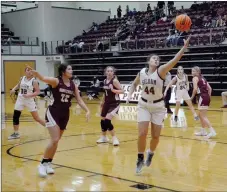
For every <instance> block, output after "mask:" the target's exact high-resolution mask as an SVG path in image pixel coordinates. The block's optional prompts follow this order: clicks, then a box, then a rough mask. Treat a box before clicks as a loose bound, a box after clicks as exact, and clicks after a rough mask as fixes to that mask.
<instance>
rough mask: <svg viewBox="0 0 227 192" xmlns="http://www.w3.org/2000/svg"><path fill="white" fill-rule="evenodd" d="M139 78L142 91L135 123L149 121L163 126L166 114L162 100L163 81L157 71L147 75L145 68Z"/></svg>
mask: <svg viewBox="0 0 227 192" xmlns="http://www.w3.org/2000/svg"><path fill="white" fill-rule="evenodd" d="M139 76H140V84H141V85H142V91H141V98H140V100H139V102H138V115H137V121H138V122H143V121H151V122H152V123H154V124H157V125H163V121H164V118H165V114H166V108H165V104H164V101H163V99H162V98H163V83H164V81H163V80H162V79H161V77H160V76H159V74H158V70H156V71H155V72H154V73H152V74H148V71H147V68H143V69H142V70H141V71H140V73H139ZM144 100H146V101H147V102H146V101H144ZM157 100H160V101H157Z"/></svg>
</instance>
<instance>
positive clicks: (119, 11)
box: [117, 5, 122, 18]
mask: <svg viewBox="0 0 227 192" xmlns="http://www.w3.org/2000/svg"><path fill="white" fill-rule="evenodd" d="M121 12H122V10H121V6H120V5H119V7H118V8H117V17H118V18H121Z"/></svg>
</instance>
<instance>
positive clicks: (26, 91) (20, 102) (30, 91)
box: [8, 67, 45, 139]
mask: <svg viewBox="0 0 227 192" xmlns="http://www.w3.org/2000/svg"><path fill="white" fill-rule="evenodd" d="M18 88H19V89H20V90H19V94H18V97H17V101H16V104H15V107H14V113H13V128H14V133H13V134H12V135H10V136H9V137H8V139H18V138H20V134H19V131H18V130H19V120H20V115H21V111H22V110H23V109H24V108H25V107H26V108H27V109H28V111H29V112H31V114H32V117H33V118H34V120H35V121H37V122H38V123H40V124H41V125H43V126H45V121H44V120H42V119H40V117H39V115H38V112H37V106H36V103H35V100H34V98H35V97H36V96H37V95H39V93H40V89H39V85H38V82H37V81H36V80H35V78H34V77H33V76H32V73H31V70H30V69H29V68H27V67H26V68H25V76H23V77H22V78H21V79H20V81H19V82H18V84H17V85H16V86H15V87H14V88H13V89H12V90H11V91H10V94H12V93H14V92H15V90H17V89H18Z"/></svg>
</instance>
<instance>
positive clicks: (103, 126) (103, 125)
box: [100, 120, 107, 132]
mask: <svg viewBox="0 0 227 192" xmlns="http://www.w3.org/2000/svg"><path fill="white" fill-rule="evenodd" d="M100 124H101V128H102V132H106V131H107V127H106V124H105V120H101V122H100Z"/></svg>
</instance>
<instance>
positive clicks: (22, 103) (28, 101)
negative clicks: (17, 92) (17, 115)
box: [14, 96, 37, 112]
mask: <svg viewBox="0 0 227 192" xmlns="http://www.w3.org/2000/svg"><path fill="white" fill-rule="evenodd" d="M24 108H27V109H28V111H29V112H33V111H37V105H36V102H35V99H33V98H24V97H23V96H18V97H17V101H16V103H15V107H14V110H17V111H23V110H24Z"/></svg>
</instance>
